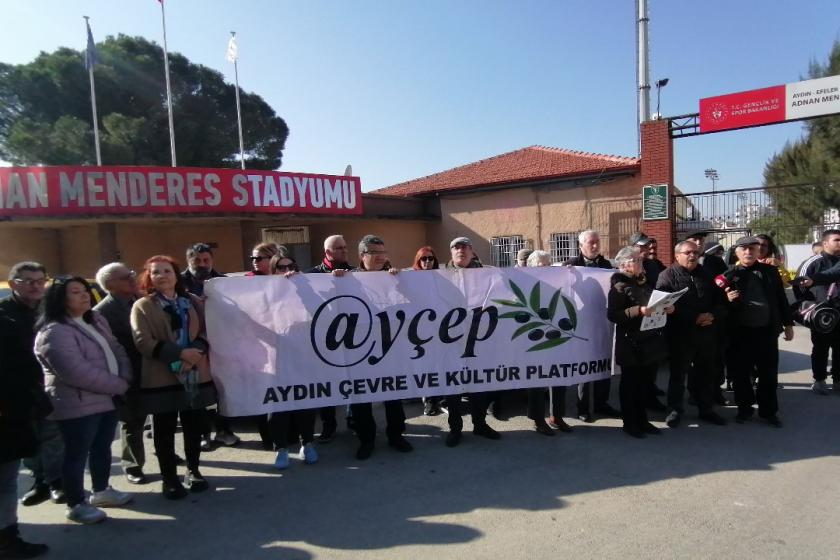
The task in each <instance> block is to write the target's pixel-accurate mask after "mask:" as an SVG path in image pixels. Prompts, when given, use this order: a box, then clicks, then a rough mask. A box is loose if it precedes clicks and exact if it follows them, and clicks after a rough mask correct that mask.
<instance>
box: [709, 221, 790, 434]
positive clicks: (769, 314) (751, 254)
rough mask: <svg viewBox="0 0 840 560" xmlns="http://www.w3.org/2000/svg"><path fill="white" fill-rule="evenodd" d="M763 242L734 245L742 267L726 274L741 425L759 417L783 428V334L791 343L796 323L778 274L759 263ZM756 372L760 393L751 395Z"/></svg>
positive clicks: (751, 240)
mask: <svg viewBox="0 0 840 560" xmlns="http://www.w3.org/2000/svg"><path fill="white" fill-rule="evenodd" d="M759 246H760V241H759V240H758V239H757V238H755V237H742V238H740V239H739V240H738V241H737V242H736V243H735V254H736V256H737V257H738V263H737V264H736V265H735V267H734V268H733V269H732V270H731V271H730V272H728V273H727V275H726V276H727V280H728V282H729V283H730V285H729V286H727V287H726V288H724V290H725V292H726V297H727V299H728V300H729V311H730V317H731V322H732V338H733V341H735V342H736V343H737V344H738V346H739V348H741V349H740V350H739V351H736V352H734V364H733V366H734V369H735V371H734V372H733V380H734V385H735V403H736V404H737V405H738V415H737V416H736V417H735V421H736V422H738V423H739V424H743V423H744V422H746V421H747V420H749V419H750V418H751V417H752V415H753V404H754V403H756V402H758V415H759V416H760V417H761V418H763V419H764V420H766V421H767V422H768V423H770V425H772V426H774V427H776V428H781V427H782V422H781V420H779V416H778V411H779V404H778V399H777V396H776V387H777V385H778V378H779V333H781V332H782V331H784V334H785V340H793V318H792V316H791V311H790V307H789V306H788V302H787V297H786V296H785V290H784V287H783V286H782V278H781V276H779V269H778V268H777V267H775V266H771V265H769V264H764V263H762V262H759V261H758V254H759V250H760V247H759ZM753 371H757V373H758V389H757V390H755V391H754V390H753V382H752V376H751V374H752V372H753Z"/></svg>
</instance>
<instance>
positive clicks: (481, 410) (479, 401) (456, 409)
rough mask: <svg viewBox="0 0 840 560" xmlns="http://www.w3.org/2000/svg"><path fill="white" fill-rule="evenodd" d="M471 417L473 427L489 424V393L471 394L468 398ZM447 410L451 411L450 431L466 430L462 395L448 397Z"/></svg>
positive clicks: (449, 419)
mask: <svg viewBox="0 0 840 560" xmlns="http://www.w3.org/2000/svg"><path fill="white" fill-rule="evenodd" d="M467 398H468V399H469V403H470V404H469V408H470V416H471V417H472V423H473V427H475V426H479V425H481V424H486V423H487V418H486V417H487V404H488V402H489V401H488V395H487V393H471V394H470V395H469V396H468V397H467ZM446 408H447V409H449V418H447V420H448V422H449V430H450V431H452V432H460V431H461V430H463V429H464V419H463V415H464V407H463V404H462V403H461V395H448V396H447V397H446Z"/></svg>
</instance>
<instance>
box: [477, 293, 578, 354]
mask: <svg viewBox="0 0 840 560" xmlns="http://www.w3.org/2000/svg"><path fill="white" fill-rule="evenodd" d="M508 282H509V283H510V289H511V290H513V293H514V295H515V296H516V301H513V300H509V299H494V300H492V301H493V303H496V304H499V305H504V306H507V307H513V308H515V309H514V310H512V311H506V312H505V313H502V314H501V315H499V318H500V319H513V320H514V321H516V322H517V323H520V324H522V326H521V327H519V328H518V329H516V332H514V333H513V336H511V337H510V339H511V340H514V339H516V338H518V337H520V336H522V335H523V334H525V333H528V339H529V340H531V341H533V342H537V344H535V345H533V346H531V347H530V348H528V352H537V351H539V350H546V349H548V348H554V347H555V346H560V345H561V344H564V343H566V342H568V341H570V340H571V339H573V338H577V339H578V340H588V339H586V338H583V337H580V336H577V335H576V334H575V333H574V331H575V329H576V328H577V324H578V322H577V319H578V318H577V310H576V309H575V305H574V303H572V301H571V300H570V299H569V298H567V297H566V296H564V295H563V294H562V292H563V288H560V289H559V290H557V291H556V292H554V294H553V295H552V296H551V300H550V301H549V303H548V307H542V297H541V293H540V282H537V283H536V284H534V287H533V288H531V293H530V295H529V297H528V299H527V300H526V299H525V292H523V291H522V288H520V287H519V286H517V285H516V282H514V281H513V280H508ZM561 300H562V301H563V307H564V308H565V309H566V315H567V316H566V317H563V318H560V319H558V320H557V323H554V322H553V321H554V317H555V315H557V308H558V304H559V303H560V301H561ZM543 339H545V340H543ZM539 341H542V342H539Z"/></svg>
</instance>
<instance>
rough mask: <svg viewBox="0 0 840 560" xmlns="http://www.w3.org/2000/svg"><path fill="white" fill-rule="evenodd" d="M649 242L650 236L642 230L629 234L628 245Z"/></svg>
mask: <svg viewBox="0 0 840 560" xmlns="http://www.w3.org/2000/svg"><path fill="white" fill-rule="evenodd" d="M648 243H650V237H648V236H647V235H645V234H644V233H642V232H639V233H634V234H633V235H631V236H630V245H640V246H641V245H647V244H648Z"/></svg>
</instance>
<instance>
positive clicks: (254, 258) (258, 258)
mask: <svg viewBox="0 0 840 560" xmlns="http://www.w3.org/2000/svg"><path fill="white" fill-rule="evenodd" d="M248 258H249V259H250V260H251V261H252V262H262V261H264V260H267V261H270V260H271V257H248Z"/></svg>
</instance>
